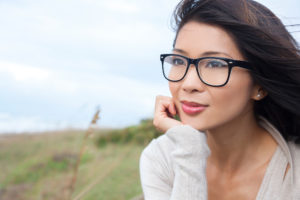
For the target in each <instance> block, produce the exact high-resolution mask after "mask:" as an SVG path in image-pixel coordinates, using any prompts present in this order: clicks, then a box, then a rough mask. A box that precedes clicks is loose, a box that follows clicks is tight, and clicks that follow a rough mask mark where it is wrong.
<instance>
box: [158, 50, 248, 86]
mask: <svg viewBox="0 0 300 200" xmlns="http://www.w3.org/2000/svg"><path fill="white" fill-rule="evenodd" d="M160 60H161V63H162V69H163V74H164V77H165V78H166V79H167V80H168V81H172V82H178V81H181V80H183V79H184V77H185V75H186V74H187V72H188V70H189V67H190V66H191V64H193V65H195V66H196V70H197V74H198V76H199V78H200V80H201V81H202V82H203V83H204V84H206V85H209V86H213V87H221V86H224V85H226V84H227V82H228V80H229V77H230V73H231V70H232V68H233V67H241V68H245V69H248V70H250V69H251V65H250V63H249V62H247V61H240V60H232V59H228V58H221V57H202V58H197V59H191V58H188V57H185V56H182V55H178V54H161V55H160Z"/></svg>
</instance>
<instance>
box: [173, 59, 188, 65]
mask: <svg viewBox="0 0 300 200" xmlns="http://www.w3.org/2000/svg"><path fill="white" fill-rule="evenodd" d="M172 64H173V65H184V64H185V62H184V60H183V59H181V58H178V57H175V58H172Z"/></svg>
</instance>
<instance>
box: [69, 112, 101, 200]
mask: <svg viewBox="0 0 300 200" xmlns="http://www.w3.org/2000/svg"><path fill="white" fill-rule="evenodd" d="M99 113H100V109H99V108H97V110H96V113H95V114H94V116H93V119H92V121H91V123H90V125H89V127H88V129H87V130H86V131H85V134H84V138H83V141H82V144H81V147H80V152H79V156H78V157H77V160H76V164H75V166H74V171H73V176H72V179H71V182H70V184H69V186H68V194H67V198H66V199H67V200H71V199H72V194H73V192H74V188H75V185H76V180H77V174H78V168H79V165H80V161H81V158H82V155H83V153H84V151H85V147H86V142H87V139H88V137H89V136H90V135H91V134H92V133H93V131H94V126H95V125H96V124H97V121H98V120H99V119H100V118H99Z"/></svg>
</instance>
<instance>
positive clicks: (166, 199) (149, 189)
mask: <svg viewBox="0 0 300 200" xmlns="http://www.w3.org/2000/svg"><path fill="white" fill-rule="evenodd" d="M261 125H262V126H263V127H264V128H266V130H268V131H269V132H270V134H271V135H272V136H273V137H274V139H275V140H276V141H277V142H278V147H277V150H276V152H275V153H274V155H273V157H272V159H271V161H270V163H269V165H268V168H267V170H266V173H265V176H264V179H263V181H262V183H261V186H260V189H259V192H258V194H257V197H256V200H300V192H299V191H300V181H299V180H300V179H299V178H300V147H299V145H296V144H295V143H294V142H289V143H287V142H286V141H284V139H283V138H282V136H281V135H280V133H279V132H278V131H277V130H276V129H275V128H274V127H273V126H272V124H270V123H269V122H268V121H266V120H263V119H262V121H261ZM209 155H210V150H209V148H208V145H207V143H206V135H205V134H204V133H202V132H199V131H198V130H196V129H193V128H192V127H190V126H187V125H182V126H176V127H174V128H172V129H169V130H168V131H167V132H166V133H165V134H164V135H162V136H160V137H158V138H156V139H153V140H152V141H151V142H150V143H149V144H148V146H147V147H146V148H145V149H144V150H143V152H142V154H141V156H140V178H141V184H142V189H143V193H144V198H145V200H207V182H206V159H207V157H208V156H209ZM288 163H289V164H290V166H291V168H290V170H289V171H288V173H287V174H286V176H284V174H285V170H286V166H287V164H288Z"/></svg>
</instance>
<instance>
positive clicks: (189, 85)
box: [181, 64, 204, 93]
mask: <svg viewBox="0 0 300 200" xmlns="http://www.w3.org/2000/svg"><path fill="white" fill-rule="evenodd" d="M181 87H182V89H183V90H184V91H186V92H189V93H191V92H202V91H203V90H204V83H202V81H201V80H200V78H199V76H198V74H197V70H196V67H195V65H194V64H191V65H190V67H189V69H188V71H187V74H186V75H185V77H184V79H183V80H182V85H181Z"/></svg>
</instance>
